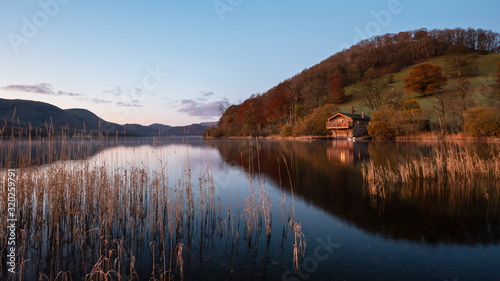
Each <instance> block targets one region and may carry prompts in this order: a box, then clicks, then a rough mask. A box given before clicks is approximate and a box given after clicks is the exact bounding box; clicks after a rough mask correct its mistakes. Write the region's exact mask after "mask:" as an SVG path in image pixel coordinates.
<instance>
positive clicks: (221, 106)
mask: <svg viewBox="0 0 500 281" xmlns="http://www.w3.org/2000/svg"><path fill="white" fill-rule="evenodd" d="M229 106H230V103H229V100H228V99H227V98H224V99H223V100H222V101H221V102H220V103H219V113H220V116H222V115H224V112H226V110H227V109H228V108H229Z"/></svg>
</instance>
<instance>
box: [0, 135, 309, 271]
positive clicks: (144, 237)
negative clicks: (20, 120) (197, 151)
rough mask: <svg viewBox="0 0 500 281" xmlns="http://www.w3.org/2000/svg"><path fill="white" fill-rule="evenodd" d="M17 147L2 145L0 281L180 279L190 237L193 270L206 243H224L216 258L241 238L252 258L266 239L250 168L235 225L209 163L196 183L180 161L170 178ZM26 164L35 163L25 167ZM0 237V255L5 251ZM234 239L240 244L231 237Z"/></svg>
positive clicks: (265, 200) (163, 166)
mask: <svg viewBox="0 0 500 281" xmlns="http://www.w3.org/2000/svg"><path fill="white" fill-rule="evenodd" d="M106 141H107V140H101V142H106ZM113 141H115V142H118V141H119V140H118V139H115V140H113ZM90 142H92V140H91V141H90ZM20 143H21V141H18V140H15V139H14V138H12V139H11V140H10V141H9V142H8V144H7V145H3V146H2V149H4V151H2V153H1V154H2V156H1V157H3V160H4V163H5V168H16V175H17V186H16V188H17V192H16V194H17V197H16V200H17V201H16V203H17V213H18V221H17V224H16V227H17V231H18V233H17V235H18V236H17V240H18V245H17V247H18V248H17V249H18V253H17V256H18V261H17V265H16V268H17V269H18V271H17V272H18V273H17V274H16V275H8V274H7V271H6V267H5V265H6V262H5V260H4V259H5V255H4V254H2V255H0V257H1V258H0V259H1V260H0V267H1V268H0V270H1V273H2V276H8V279H9V280H30V279H39V280H75V279H76V280H79V279H85V280H139V279H149V280H174V279H177V280H183V279H184V272H185V266H186V261H187V262H188V263H189V261H190V259H191V258H192V257H193V256H194V254H193V252H192V249H193V247H192V246H193V243H194V242H193V241H194V240H195V238H196V237H198V238H199V241H198V242H197V243H199V245H198V246H197V249H198V251H200V252H199V253H197V255H198V257H199V259H200V262H201V259H202V256H203V251H208V250H210V249H213V247H214V239H218V240H219V241H226V242H225V243H226V249H225V250H226V251H228V252H233V251H235V249H236V248H237V247H238V245H239V241H240V240H241V239H245V240H247V241H248V243H247V245H248V248H249V249H252V247H253V245H252V242H251V241H253V243H254V244H256V243H258V240H259V237H260V235H261V233H262V231H263V230H265V233H266V237H267V241H268V243H269V240H270V238H271V233H272V232H271V230H272V200H271V197H270V195H269V193H268V192H267V191H266V188H265V184H264V182H263V181H262V179H261V178H260V172H259V174H258V184H257V186H256V185H255V184H254V182H253V178H254V176H256V175H255V172H254V171H253V168H252V164H251V163H250V164H249V173H248V180H249V189H248V195H247V196H246V197H245V198H244V199H243V203H244V204H243V215H242V216H241V217H240V215H239V214H240V209H239V195H238V194H237V198H238V202H237V208H238V210H237V213H238V215H237V217H236V218H235V217H234V215H233V214H231V205H230V202H229V199H228V202H227V204H228V208H227V212H225V211H224V209H225V208H222V199H221V198H220V197H218V196H216V186H215V183H214V176H213V172H212V167H211V164H208V166H207V168H206V169H205V170H202V171H200V174H199V176H198V179H197V180H196V179H193V172H192V171H191V168H190V165H189V161H186V166H185V167H184V169H183V171H182V172H181V174H180V175H175V176H174V179H173V177H172V175H169V174H168V169H167V163H165V162H164V161H162V160H161V159H160V161H159V163H157V164H156V166H155V167H150V166H149V165H148V164H144V163H142V164H140V165H136V164H131V163H127V164H126V165H125V166H124V167H123V166H122V167H115V166H113V165H110V164H107V163H106V161H103V162H102V163H98V162H92V161H82V162H75V161H58V160H68V159H84V158H85V156H84V155H80V154H86V153H88V152H89V151H88V150H89V149H91V147H92V146H91V145H90V146H89V141H78V142H73V141H67V140H65V139H62V140H59V141H53V140H52V139H50V138H49V139H48V140H47V141H46V145H47V148H46V149H43V150H37V151H36V154H35V155H33V154H32V151H33V147H32V146H31V141H29V144H28V146H24V145H25V144H23V146H21V144H20ZM154 143H155V144H156V141H155V142H154ZM107 145H111V144H107ZM75 148H76V150H77V152H76V153H77V155H75V152H74V149H75ZM156 149H157V148H156V145H155V151H156ZM158 152H159V150H158ZM34 157H41V158H43V159H38V160H37V161H33V158H34ZM47 163H48V164H47ZM257 165H260V163H259V161H257ZM259 170H260V167H258V169H257V171H259ZM6 183H7V170H5V171H2V172H0V185H1V186H3V187H5V186H7V184H6ZM6 192H7V191H6V189H5V188H2V189H0V202H2V206H5V207H2V208H1V209H0V213H1V214H0V224H1V225H5V224H6V218H7V209H6V208H7V207H6V205H7V204H4V203H5V202H6V200H7V195H6ZM228 197H229V194H228ZM292 197H293V196H292ZM285 198H286V197H284V196H281V202H280V203H281V208H282V216H283V227H284V228H285V227H289V229H291V230H293V231H294V234H295V244H294V250H293V263H294V266H296V267H297V268H298V267H299V259H298V253H299V252H302V254H303V251H304V249H305V239H304V238H305V237H304V235H303V233H302V231H301V228H300V224H298V223H296V222H295V213H294V208H293V205H292V211H293V219H290V214H289V216H288V221H289V223H288V224H286V223H285V215H284V213H283V206H284V204H285ZM292 204H293V202H292ZM241 218H243V219H244V224H243V225H244V226H245V227H243V229H240V219H241ZM235 220H236V226H235ZM5 231H6V230H5V229H4V228H2V229H0V237H2V238H1V239H0V244H1V245H2V248H5V247H6V246H7V239H6V237H7V236H6V232H5ZM240 232H246V235H245V236H243V237H240ZM283 239H286V238H283ZM147 256H149V260H150V267H149V268H144V266H141V267H138V264H137V261H138V260H139V259H140V260H144V259H147V258H145V257H147ZM147 276H149V278H148V277H147Z"/></svg>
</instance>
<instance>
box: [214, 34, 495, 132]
mask: <svg viewBox="0 0 500 281" xmlns="http://www.w3.org/2000/svg"><path fill="white" fill-rule="evenodd" d="M498 52H500V34H498V33H496V32H492V31H488V30H483V29H477V30H476V29H471V28H469V29H467V30H465V29H460V28H456V29H445V30H431V31H428V30H425V29H421V30H414V31H406V32H400V33H398V34H385V35H382V36H376V37H373V38H371V39H369V40H364V41H361V42H359V43H358V44H356V45H354V46H352V47H351V48H349V49H347V50H343V51H341V52H339V53H337V54H334V55H333V56H331V57H329V58H327V59H326V60H324V61H322V62H320V63H319V64H317V65H314V66H312V67H310V68H308V69H305V70H304V71H302V72H301V73H299V74H297V75H295V76H294V77H291V78H289V79H287V80H285V81H283V82H281V83H279V84H278V85H277V86H275V87H273V88H271V89H270V90H268V91H267V92H265V93H263V94H262V95H254V96H252V97H250V98H249V99H247V100H245V101H244V102H243V103H241V104H238V105H233V106H231V107H229V108H228V109H227V110H226V111H225V113H224V114H223V116H222V117H221V118H220V120H219V123H218V128H213V129H210V130H208V131H207V132H206V135H209V136H248V135H273V134H281V135H292V134H293V135H303V134H327V133H328V132H327V131H326V130H324V129H323V130H322V129H320V127H324V125H321V124H322V123H324V121H325V120H324V119H325V116H328V115H329V114H332V113H333V112H336V111H343V112H349V109H350V107H351V106H354V107H355V109H356V112H357V113H360V112H361V110H365V112H366V113H368V114H369V113H370V112H371V111H372V110H373V109H378V108H380V106H381V105H384V104H389V103H390V102H393V103H394V100H395V99H398V100H400V101H401V100H403V99H406V98H409V97H415V98H417V99H418V102H419V104H420V107H421V108H422V110H423V111H425V113H426V116H425V118H427V120H429V121H430V122H432V121H433V120H435V119H436V117H435V116H433V115H432V113H431V108H432V105H433V103H432V102H433V100H432V98H431V96H432V95H430V96H425V97H424V96H419V95H416V94H412V95H407V94H406V92H405V91H404V89H403V80H404V79H405V78H406V77H407V76H408V74H409V73H410V71H411V70H412V68H413V67H415V66H416V65H418V64H423V63H430V64H433V65H439V66H441V67H442V68H443V74H444V75H445V76H447V77H448V78H449V79H448V86H447V88H446V89H443V91H448V90H452V88H453V87H454V86H455V84H456V83H457V81H458V74H457V73H455V72H456V69H454V68H453V67H452V65H453V63H452V62H451V61H457V60H465V59H469V58H470V60H471V61H472V62H471V63H470V68H474V69H473V70H470V71H469V69H467V71H465V70H463V75H462V77H464V78H466V79H468V80H469V81H470V82H471V85H470V88H471V89H472V91H473V92H476V90H477V91H479V90H480V92H481V93H479V92H478V93H477V98H478V99H479V100H481V99H483V100H484V98H481V97H480V94H484V93H485V92H487V91H490V90H491V89H493V90H496V89H494V88H493V86H494V85H495V84H496V73H495V72H496V70H497V69H498V61H499V60H500V57H499V55H498ZM472 66H473V67H472ZM460 71H462V70H461V69H460V70H459V73H460ZM367 87H368V88H367ZM369 87H371V88H369ZM374 87H375V88H377V87H378V88H377V89H376V90H377V91H378V94H380V95H392V96H393V98H394V99H393V100H392V101H390V100H389V99H385V100H384V101H383V104H381V105H378V106H367V102H366V101H365V100H364V99H365V98H364V96H365V93H366V90H367V89H368V91H371V90H372V89H373V88H374ZM484 87H486V88H488V89H486V88H484ZM483 88H484V89H483ZM310 127H317V128H318V129H317V130H313V131H311V130H308V128H310Z"/></svg>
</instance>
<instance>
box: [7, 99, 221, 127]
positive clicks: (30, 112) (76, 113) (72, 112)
mask: <svg viewBox="0 0 500 281" xmlns="http://www.w3.org/2000/svg"><path fill="white" fill-rule="evenodd" d="M14 112H15V115H14ZM13 116H14V119H13V118H12V117H13ZM0 122H1V123H2V125H1V126H0V127H2V128H3V127H5V125H7V128H6V129H8V128H9V127H11V126H12V127H15V128H17V127H20V128H22V129H24V130H27V129H28V128H29V127H30V126H31V129H34V130H41V131H46V129H47V128H50V127H51V124H52V128H53V129H54V131H61V130H64V131H66V132H73V131H75V130H76V131H83V130H85V131H99V130H100V131H101V132H108V133H120V134H123V133H125V134H128V135H137V136H158V135H159V134H161V135H162V136H185V135H202V134H203V132H204V131H205V130H206V129H207V128H209V127H210V126H211V125H212V124H211V123H204V124H192V125H188V126H178V127H172V126H168V125H163V124H152V125H149V126H143V125H138V124H125V125H119V124H116V123H112V122H107V121H105V120H102V119H100V118H99V117H98V116H97V115H95V114H94V113H92V112H91V111H89V110H86V109H77V108H75V109H61V108H59V107H57V106H54V105H51V104H48V103H45V102H38V101H30V100H8V99H0Z"/></svg>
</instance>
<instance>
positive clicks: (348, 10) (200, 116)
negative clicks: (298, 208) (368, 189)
mask: <svg viewBox="0 0 500 281" xmlns="http://www.w3.org/2000/svg"><path fill="white" fill-rule="evenodd" d="M498 11H500V2H499V1H493V0H492V1H475V2H473V1H467V2H465V1H462V2H458V1H424V0H421V1H418V0H383V1H374V0H371V1H367V0H365V1H331V0H330V1H322V0H318V1H294V0H288V1H284V0H272V1H269V0H268V1H261V0H216V1H214V0H203V1H201V0H192V1H178V0H163V1H152V0H150V1H139V0H121V1H117V0H99V1H98V0H88V1H81V0H41V1H18V0H0V35H1V36H0V97H2V98H8V99H14V98H19V99H31V100H38V101H44V102H48V103H52V104H55V105H57V106H59V107H61V108H85V109H89V110H91V111H93V112H94V113H96V114H97V115H99V116H100V117H101V118H103V119H105V120H108V121H111V122H116V123H120V124H124V123H140V124H144V125H149V124H152V123H163V124H169V125H186V124H191V123H198V122H204V121H214V120H217V119H218V110H217V107H218V104H219V103H220V102H221V101H224V100H228V101H229V102H230V103H232V104H235V103H239V102H241V101H243V100H245V99H246V98H248V97H249V96H250V95H252V94H255V93H263V92H266V91H267V90H268V89H270V88H271V87H273V86H275V85H276V84H278V83H279V82H281V81H283V80H285V79H287V78H289V77H291V76H293V75H295V74H297V73H299V72H300V71H302V70H303V69H305V68H308V67H311V66H313V65H314V64H316V63H319V62H320V61H322V60H324V59H326V58H327V57H329V56H331V55H333V54H334V53H336V52H338V51H340V50H342V48H344V47H348V46H350V45H353V44H355V43H357V41H359V39H366V38H367V37H370V36H372V35H381V34H385V33H397V32H399V31H406V30H414V29H419V28H428V29H434V28H438V29H442V28H455V27H462V28H467V27H473V28H483V29H491V30H493V31H496V32H499V31H500V20H498Z"/></svg>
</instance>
